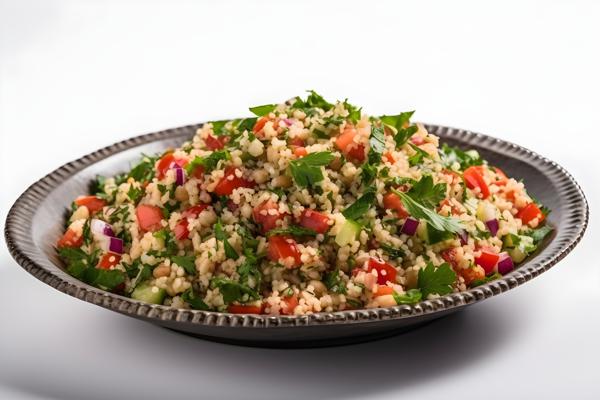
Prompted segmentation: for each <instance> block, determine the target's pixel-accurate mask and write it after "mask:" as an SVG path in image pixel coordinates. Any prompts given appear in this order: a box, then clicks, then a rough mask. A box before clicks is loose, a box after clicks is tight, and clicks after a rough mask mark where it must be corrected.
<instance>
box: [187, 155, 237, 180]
mask: <svg viewBox="0 0 600 400" xmlns="http://www.w3.org/2000/svg"><path fill="white" fill-rule="evenodd" d="M221 160H231V155H230V154H229V152H228V151H227V150H219V151H213V152H212V153H210V154H209V155H208V156H206V157H200V156H196V157H195V158H194V159H193V160H192V162H190V163H189V164H188V165H186V166H185V171H186V172H187V174H188V175H191V174H192V173H193V172H194V170H195V169H196V168H197V167H203V168H204V172H205V173H207V172H210V171H212V170H213V169H215V168H216V167H217V164H218V163H219V161H221Z"/></svg>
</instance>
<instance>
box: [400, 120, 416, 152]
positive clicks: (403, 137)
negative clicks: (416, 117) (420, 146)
mask: <svg viewBox="0 0 600 400" xmlns="http://www.w3.org/2000/svg"><path fill="white" fill-rule="evenodd" d="M418 130H419V128H418V127H417V126H416V125H412V126H409V127H408V128H400V129H398V133H396V134H395V135H394V142H396V148H400V147H402V146H403V145H404V144H405V143H406V142H407V141H408V139H410V137H411V136H412V135H414V134H415V133H417V131H418Z"/></svg>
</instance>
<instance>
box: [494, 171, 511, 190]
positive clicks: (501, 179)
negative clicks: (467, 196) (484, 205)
mask: <svg viewBox="0 0 600 400" xmlns="http://www.w3.org/2000/svg"><path fill="white" fill-rule="evenodd" d="M494 171H495V172H496V180H495V181H494V182H493V184H494V185H496V186H504V185H506V184H507V183H508V176H506V174H505V173H504V171H502V170H501V169H500V168H498V167H494Z"/></svg>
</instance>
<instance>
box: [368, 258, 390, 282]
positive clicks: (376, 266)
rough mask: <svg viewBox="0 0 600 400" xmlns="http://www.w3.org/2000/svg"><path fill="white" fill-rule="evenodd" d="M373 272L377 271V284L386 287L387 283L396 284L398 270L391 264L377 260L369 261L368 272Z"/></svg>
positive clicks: (371, 259)
mask: <svg viewBox="0 0 600 400" xmlns="http://www.w3.org/2000/svg"><path fill="white" fill-rule="evenodd" d="M373 270H376V271H377V283H378V284H380V285H385V283H386V282H387V281H390V282H392V283H396V274H397V271H396V268H394V267H393V266H391V265H390V264H388V263H386V262H384V261H379V260H377V259H375V258H370V259H369V264H368V267H367V271H368V272H371V271H373Z"/></svg>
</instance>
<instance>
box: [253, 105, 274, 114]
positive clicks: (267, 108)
mask: <svg viewBox="0 0 600 400" xmlns="http://www.w3.org/2000/svg"><path fill="white" fill-rule="evenodd" d="M275 107H277V104H265V105H262V106H256V107H250V111H251V112H252V113H253V114H254V115H256V116H258V117H262V116H264V115H267V114H269V113H270V112H271V111H273V110H274V109H275Z"/></svg>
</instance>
